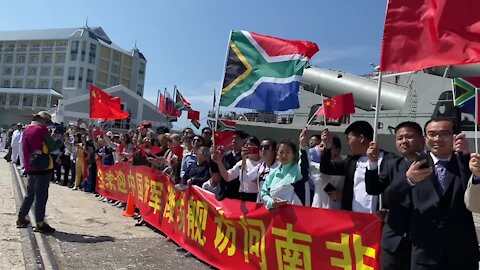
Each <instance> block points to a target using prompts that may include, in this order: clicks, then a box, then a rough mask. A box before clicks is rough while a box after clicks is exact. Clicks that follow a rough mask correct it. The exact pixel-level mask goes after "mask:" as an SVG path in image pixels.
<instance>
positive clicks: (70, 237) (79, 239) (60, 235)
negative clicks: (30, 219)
mask: <svg viewBox="0 0 480 270" xmlns="http://www.w3.org/2000/svg"><path fill="white" fill-rule="evenodd" d="M51 236H52V237H53V238H56V239H58V240H59V241H61V242H75V243H101V242H115V238H113V237H111V236H103V235H101V236H93V235H87V234H75V233H67V232H59V231H56V232H55V233H53V234H52V235H51Z"/></svg>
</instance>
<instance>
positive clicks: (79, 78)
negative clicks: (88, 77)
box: [78, 68, 83, 88]
mask: <svg viewBox="0 0 480 270" xmlns="http://www.w3.org/2000/svg"><path fill="white" fill-rule="evenodd" d="M82 85H83V68H80V71H79V72H78V88H82Z"/></svg>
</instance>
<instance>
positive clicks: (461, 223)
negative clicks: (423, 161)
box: [385, 154, 478, 265]
mask: <svg viewBox="0 0 480 270" xmlns="http://www.w3.org/2000/svg"><path fill="white" fill-rule="evenodd" d="M468 161H469V156H467V155H465V156H463V155H456V154H452V156H451V158H450V162H449V163H448V168H447V174H446V178H445V190H444V191H440V189H439V188H438V184H437V183H438V180H437V176H436V174H435V169H434V170H433V171H434V172H433V173H432V174H431V175H430V176H428V177H427V178H426V179H425V180H423V181H422V182H419V183H416V184H415V185H414V186H412V185H410V184H409V183H408V181H407V177H406V175H405V176H402V177H398V178H396V179H394V181H393V182H392V183H391V184H390V185H389V186H388V187H387V189H386V190H385V200H386V203H387V205H395V204H398V203H401V202H402V200H403V199H404V198H405V196H407V194H410V196H411V205H412V212H411V218H410V222H409V223H410V224H409V234H410V239H411V240H412V244H413V247H412V249H413V250H412V261H413V262H414V263H420V264H427V265H429V264H444V263H445V262H447V263H448V264H457V265H458V264H460V265H461V264H463V265H465V264H475V263H477V262H478V241H477V236H476V233H475V226H474V223H473V217H472V213H471V212H470V211H468V210H467V208H466V206H465V203H464V200H463V196H464V193H465V190H466V188H467V183H468V179H469V178H470V175H471V173H470V170H469V169H468ZM429 163H430V166H432V168H435V165H434V164H433V160H432V159H431V158H430V160H429Z"/></svg>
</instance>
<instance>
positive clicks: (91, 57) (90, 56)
mask: <svg viewBox="0 0 480 270" xmlns="http://www.w3.org/2000/svg"><path fill="white" fill-rule="evenodd" d="M96 56H97V45H95V44H90V53H89V54H88V63H90V64H95V57H96Z"/></svg>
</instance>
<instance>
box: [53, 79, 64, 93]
mask: <svg viewBox="0 0 480 270" xmlns="http://www.w3.org/2000/svg"><path fill="white" fill-rule="evenodd" d="M53 89H55V90H57V91H61V90H62V81H55V82H54V83H53Z"/></svg>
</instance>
